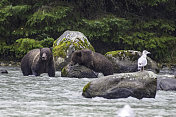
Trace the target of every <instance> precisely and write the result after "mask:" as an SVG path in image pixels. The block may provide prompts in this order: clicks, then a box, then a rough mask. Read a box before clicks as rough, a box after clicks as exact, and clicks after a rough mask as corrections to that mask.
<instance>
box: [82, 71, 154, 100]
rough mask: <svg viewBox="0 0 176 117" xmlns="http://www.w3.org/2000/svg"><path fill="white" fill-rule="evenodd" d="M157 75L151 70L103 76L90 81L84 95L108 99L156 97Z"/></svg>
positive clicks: (84, 89)
mask: <svg viewBox="0 0 176 117" xmlns="http://www.w3.org/2000/svg"><path fill="white" fill-rule="evenodd" d="M156 89H157V77H156V74H154V73H153V72H151V71H144V72H134V73H121V74H115V75H110V76H106V77H102V78H100V79H96V80H94V81H91V82H89V83H88V84H87V85H85V87H84V88H83V93H82V95H83V96H84V97H86V98H92V97H104V98H107V99H117V98H127V97H129V96H132V97H135V98H137V99H142V98H155V95H156Z"/></svg>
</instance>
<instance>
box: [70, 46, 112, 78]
mask: <svg viewBox="0 0 176 117" xmlns="http://www.w3.org/2000/svg"><path fill="white" fill-rule="evenodd" d="M71 63H72V64H76V63H78V64H79V65H84V66H86V67H88V68H90V69H92V70H94V71H95V72H102V73H103V74H104V76H107V75H112V74H113V65H112V63H111V61H109V60H108V59H107V58H106V57H105V56H104V55H102V54H100V53H96V52H92V51H91V50H88V49H83V50H77V51H75V52H73V53H72V56H71Z"/></svg>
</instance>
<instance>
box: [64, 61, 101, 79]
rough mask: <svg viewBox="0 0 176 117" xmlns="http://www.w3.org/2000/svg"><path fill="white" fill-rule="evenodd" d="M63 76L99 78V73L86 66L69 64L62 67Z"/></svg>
mask: <svg viewBox="0 0 176 117" xmlns="http://www.w3.org/2000/svg"><path fill="white" fill-rule="evenodd" d="M61 76H62V77H70V78H97V77H98V74H97V73H95V72H94V71H92V70H91V69H89V68H87V67H85V66H82V65H78V64H76V65H71V64H68V65H67V66H65V67H64V68H63V69H62V71H61Z"/></svg>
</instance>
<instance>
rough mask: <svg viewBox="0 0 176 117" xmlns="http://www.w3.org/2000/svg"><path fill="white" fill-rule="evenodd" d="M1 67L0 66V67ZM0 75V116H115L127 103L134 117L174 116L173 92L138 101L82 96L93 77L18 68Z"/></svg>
mask: <svg viewBox="0 0 176 117" xmlns="http://www.w3.org/2000/svg"><path fill="white" fill-rule="evenodd" d="M1 68H2V67H0V69H1ZM5 69H7V70H8V72H9V74H0V117H14V116H15V117H17V116H18V117H19V116H20V117H24V116H27V117H115V116H116V115H117V112H118V110H119V109H120V108H122V107H123V106H124V105H125V104H129V105H130V106H131V108H132V109H133V110H134V112H135V114H136V117H154V116H155V117H175V116H176V92H174V91H173V92H171V91H168V92H166V91H158V92H157V95H156V97H155V98H144V99H141V100H138V99H135V98H132V97H129V98H123V99H104V98H100V97H96V98H92V99H88V98H84V97H83V96H82V95H81V94H82V89H83V87H84V85H86V84H87V83H88V82H89V81H91V80H94V79H87V78H83V79H78V78H64V77H60V72H56V77H48V75H47V74H42V75H41V76H40V77H34V76H23V75H22V72H21V71H20V68H18V67H5Z"/></svg>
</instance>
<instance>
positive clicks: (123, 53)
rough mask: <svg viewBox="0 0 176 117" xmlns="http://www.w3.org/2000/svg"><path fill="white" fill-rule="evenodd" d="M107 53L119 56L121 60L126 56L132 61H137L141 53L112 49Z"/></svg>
mask: <svg viewBox="0 0 176 117" xmlns="http://www.w3.org/2000/svg"><path fill="white" fill-rule="evenodd" d="M105 55H106V56H107V55H112V57H119V59H120V60H122V59H123V58H124V57H125V58H129V59H130V60H131V61H135V60H137V59H138V58H139V55H138V53H137V52H135V54H132V53H131V52H130V51H128V50H117V51H111V52H107V53H106V54H105Z"/></svg>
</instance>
